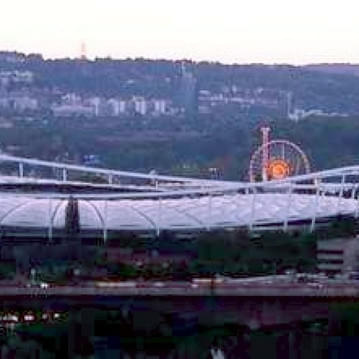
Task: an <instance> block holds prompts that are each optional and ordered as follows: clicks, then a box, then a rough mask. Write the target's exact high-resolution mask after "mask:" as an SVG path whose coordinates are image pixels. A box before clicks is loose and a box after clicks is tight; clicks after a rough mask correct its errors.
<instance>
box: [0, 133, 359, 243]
mask: <svg viewBox="0 0 359 359" xmlns="http://www.w3.org/2000/svg"><path fill="white" fill-rule="evenodd" d="M268 132H269V130H268V129H266V128H264V129H262V134H263V144H262V146H261V147H260V148H259V149H258V150H257V151H255V152H254V154H253V156H252V159H251V162H250V166H249V167H250V171H249V172H250V173H249V176H248V177H249V181H246V182H234V181H219V180H208V179H198V178H184V177H174V176H161V175H158V174H156V173H155V172H151V173H150V174H144V173H136V172H124V171H116V170H110V169H103V168H92V167H85V166H77V165H70V164H65V163H57V162H47V161H41V160H36V159H28V158H21V157H14V156H10V155H6V154H0V167H4V168H7V170H8V169H9V168H11V169H12V172H11V173H12V176H5V175H3V176H1V177H0V191H1V196H0V235H1V238H3V239H5V238H9V239H11V238H13V239H15V238H17V239H19V238H32V237H33V238H37V239H39V238H41V239H43V240H45V241H53V240H56V239H57V238H63V237H66V236H80V237H81V238H97V239H101V240H102V241H104V242H106V241H107V240H108V239H109V238H114V237H116V236H117V235H118V234H120V233H123V232H127V233H136V234H140V235H145V236H156V237H157V236H159V235H160V234H161V233H162V232H171V233H174V234H178V235H181V234H182V235H183V234H186V233H187V234H189V233H195V232H201V231H211V230H218V229H222V230H237V229H246V230H247V229H248V230H250V231H263V230H283V231H288V230H291V229H292V228H301V229H304V230H308V231H313V230H314V229H315V227H316V226H318V225H324V224H327V223H330V222H331V221H332V220H333V219H336V218H338V217H341V218H342V217H352V218H357V217H358V215H359V200H358V188H359V181H358V179H359V166H352V167H343V168H337V169H332V170H326V171H321V172H310V168H309V162H308V160H307V159H306V157H305V155H304V153H303V152H302V151H301V150H300V149H299V148H298V147H297V146H295V145H293V144H291V143H290V142H288V141H280V140H275V141H269V138H268ZM298 149H299V150H298ZM33 167H36V168H37V169H39V168H40V169H42V170H41V171H40V172H39V173H42V174H48V175H47V176H45V177H47V178H35V177H34V176H27V175H26V174H27V173H32V172H30V171H29V169H30V168H33ZM14 171H16V175H14ZM2 173H4V171H2ZM51 173H52V174H53V173H56V174H57V176H58V175H60V176H61V179H60V180H59V179H54V178H50V177H51V176H50V175H49V174H51ZM79 174H87V175H91V176H97V177H96V178H98V177H101V178H102V180H106V183H95V182H93V181H87V182H84V181H79V180H76V178H79ZM43 176H44V175H43Z"/></svg>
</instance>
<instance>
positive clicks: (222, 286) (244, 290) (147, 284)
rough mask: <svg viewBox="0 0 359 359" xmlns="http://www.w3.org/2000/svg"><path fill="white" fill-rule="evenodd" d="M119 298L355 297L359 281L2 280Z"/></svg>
mask: <svg viewBox="0 0 359 359" xmlns="http://www.w3.org/2000/svg"><path fill="white" fill-rule="evenodd" d="M14 296H22V297H24V296H25V297H27V296H30V297H34V296H35V297H36V296H40V297H43V296H46V297H51V296H54V297H57V296H59V297H69V298H70V297H72V298H74V297H79V296H81V297H97V296H106V297H111V296H114V297H119V296H160V297H162V296H179V297H180V296H183V297H194V296H236V297H333V298H336V297H338V298H340V297H347V298H348V297H353V298H359V282H357V281H345V282H344V281H338V280H321V281H312V282H307V283H300V282H297V281H293V280H291V279H290V278H289V277H288V276H271V277H262V278H250V279H232V280H228V279H215V280H210V279H197V280H196V279H194V280H192V281H191V282H184V281H106V282H105V281H102V282H91V283H89V282H87V283H81V284H78V285H62V286H60V285H51V284H49V285H42V286H41V285H40V284H39V285H33V286H26V285H19V284H15V283H13V284H11V283H7V284H6V285H1V283H0V298H6V297H8V298H9V297H14Z"/></svg>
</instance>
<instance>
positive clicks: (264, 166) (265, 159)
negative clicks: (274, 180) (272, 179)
mask: <svg viewBox="0 0 359 359" xmlns="http://www.w3.org/2000/svg"><path fill="white" fill-rule="evenodd" d="M261 132H262V147H263V157H262V180H263V181H267V180H268V176H267V168H268V163H269V149H268V143H269V132H270V127H268V126H263V127H261Z"/></svg>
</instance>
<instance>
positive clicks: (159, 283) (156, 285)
mask: <svg viewBox="0 0 359 359" xmlns="http://www.w3.org/2000/svg"><path fill="white" fill-rule="evenodd" d="M153 286H154V287H156V288H163V287H164V286H165V284H164V283H163V282H154V283H153Z"/></svg>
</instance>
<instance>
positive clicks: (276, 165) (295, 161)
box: [249, 127, 310, 182]
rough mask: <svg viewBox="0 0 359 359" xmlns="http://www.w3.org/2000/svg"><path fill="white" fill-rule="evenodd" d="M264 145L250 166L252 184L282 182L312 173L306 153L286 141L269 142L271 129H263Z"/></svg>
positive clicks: (257, 151)
mask: <svg viewBox="0 0 359 359" xmlns="http://www.w3.org/2000/svg"><path fill="white" fill-rule="evenodd" d="M261 131H262V135H263V144H262V145H261V146H260V147H259V148H258V149H257V150H256V151H255V152H254V153H253V155H252V157H251V160H250V164H249V180H250V181H251V182H260V181H271V180H280V179H284V178H286V177H289V176H296V175H300V174H306V173H309V172H310V165H309V161H308V158H307V156H306V155H305V153H304V152H303V151H302V150H301V149H300V148H299V147H298V146H297V145H295V144H294V143H292V142H289V141H286V140H273V141H269V131H270V129H269V127H263V128H262V129H261Z"/></svg>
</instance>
